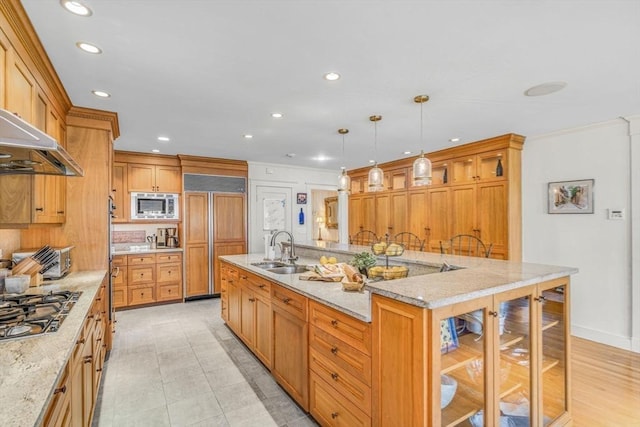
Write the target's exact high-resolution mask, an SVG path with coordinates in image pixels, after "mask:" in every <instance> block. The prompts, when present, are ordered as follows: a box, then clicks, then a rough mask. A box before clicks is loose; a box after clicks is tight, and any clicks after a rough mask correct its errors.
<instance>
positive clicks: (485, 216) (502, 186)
mask: <svg viewBox="0 0 640 427" xmlns="http://www.w3.org/2000/svg"><path fill="white" fill-rule="evenodd" d="M477 193H478V196H477V200H476V206H477V208H478V211H477V230H478V232H477V236H478V237H479V238H480V240H482V241H483V242H484V243H485V244H486V245H487V247H488V245H489V244H493V247H492V249H491V258H497V259H508V257H509V253H508V252H509V251H508V249H509V248H508V234H509V233H508V230H509V223H508V218H507V183H506V182H505V181H495V180H494V181H492V182H483V183H480V184H478V185H477Z"/></svg>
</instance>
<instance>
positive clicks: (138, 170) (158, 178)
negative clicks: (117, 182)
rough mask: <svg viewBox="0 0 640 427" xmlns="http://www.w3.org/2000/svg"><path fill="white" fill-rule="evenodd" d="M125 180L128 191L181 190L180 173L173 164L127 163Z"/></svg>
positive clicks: (172, 191)
mask: <svg viewBox="0 0 640 427" xmlns="http://www.w3.org/2000/svg"><path fill="white" fill-rule="evenodd" d="M127 180H128V181H127V184H128V186H129V191H130V192H135V191H138V192H147V193H148V192H157V193H158V192H159V193H181V192H182V175H181V172H180V168H179V167H175V166H164V165H150V164H142V163H129V164H128V165H127Z"/></svg>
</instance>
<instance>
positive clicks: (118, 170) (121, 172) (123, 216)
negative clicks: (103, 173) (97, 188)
mask: <svg viewBox="0 0 640 427" xmlns="http://www.w3.org/2000/svg"><path fill="white" fill-rule="evenodd" d="M112 173H113V183H112V184H113V185H112V190H111V195H112V197H113V203H114V205H115V209H114V211H113V214H114V215H115V217H114V218H113V222H114V223H117V222H127V221H128V220H129V208H130V206H129V204H130V203H131V198H130V197H129V193H128V191H127V164H126V163H114V164H113V172H112Z"/></svg>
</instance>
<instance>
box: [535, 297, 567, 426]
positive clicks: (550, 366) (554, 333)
mask: <svg viewBox="0 0 640 427" xmlns="http://www.w3.org/2000/svg"><path fill="white" fill-rule="evenodd" d="M566 291H567V286H565V285H561V286H556V287H553V288H550V289H545V290H542V291H541V292H540V294H539V297H538V299H537V301H538V302H539V303H540V304H539V305H540V306H541V312H542V317H541V325H540V327H541V329H542V360H541V364H542V369H541V371H542V387H541V388H542V390H541V391H542V417H543V418H542V420H541V423H542V425H545V426H546V425H549V424H551V423H552V422H553V421H554V420H555V419H557V418H558V417H560V416H561V415H563V414H564V413H565V412H566V411H567V378H566V374H567V370H566V362H567V334H566V325H565V318H566V315H565V313H566V312H565V309H566V307H565V293H566Z"/></svg>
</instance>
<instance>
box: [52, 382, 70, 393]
mask: <svg viewBox="0 0 640 427" xmlns="http://www.w3.org/2000/svg"><path fill="white" fill-rule="evenodd" d="M66 392H67V385H66V384H65V385H63V386H62V387H58V388H57V389H55V390H53V394H58V393H62V394H64V393H66Z"/></svg>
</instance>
